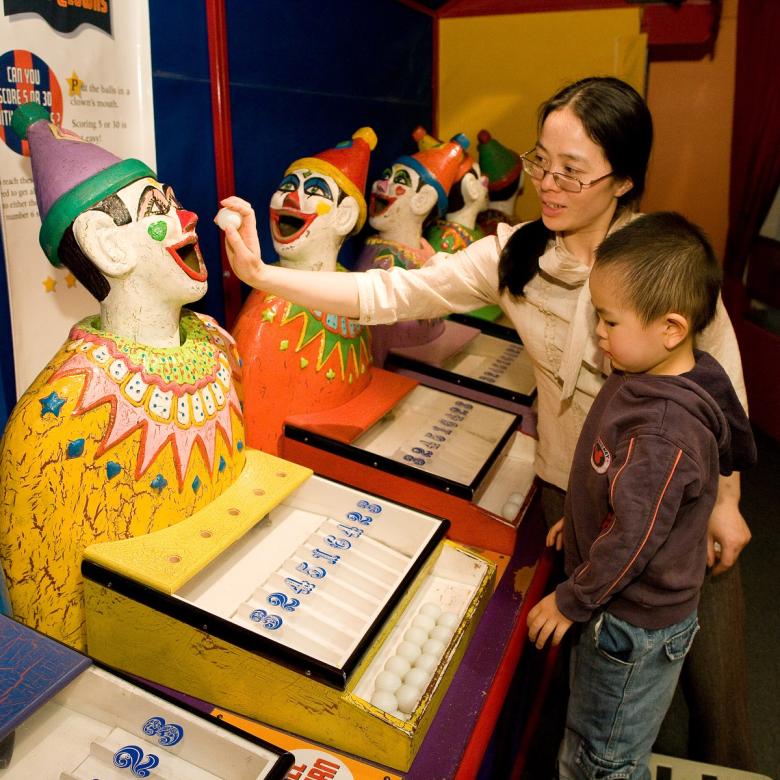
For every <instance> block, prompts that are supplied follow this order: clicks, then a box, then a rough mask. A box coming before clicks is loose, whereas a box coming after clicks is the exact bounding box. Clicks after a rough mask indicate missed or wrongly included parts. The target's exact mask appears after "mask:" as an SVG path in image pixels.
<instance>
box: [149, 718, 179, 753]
mask: <svg viewBox="0 0 780 780" xmlns="http://www.w3.org/2000/svg"><path fill="white" fill-rule="evenodd" d="M142 730H143V732H144V734H148V735H149V736H150V737H156V736H159V739H158V740H157V741H158V742H159V743H160V744H161V745H163V746H164V747H169V746H171V745H175V744H176V743H177V742H181V739H182V737H183V736H184V729H183V728H182V727H181V726H179V725H177V724H176V723H166V722H165V718H162V717H160V716H157V717H154V718H149V720H147V721H146V723H144V725H143V729H142Z"/></svg>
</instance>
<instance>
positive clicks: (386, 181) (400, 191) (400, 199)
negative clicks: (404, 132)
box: [368, 163, 420, 232]
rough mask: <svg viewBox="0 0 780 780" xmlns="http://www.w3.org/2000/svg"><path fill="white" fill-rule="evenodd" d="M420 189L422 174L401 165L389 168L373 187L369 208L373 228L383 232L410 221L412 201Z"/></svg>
mask: <svg viewBox="0 0 780 780" xmlns="http://www.w3.org/2000/svg"><path fill="white" fill-rule="evenodd" d="M419 188H420V174H419V173H417V171H415V170H414V169H412V168H410V167H409V166H407V165H402V164H401V163H395V164H394V165H393V166H392V167H391V168H387V169H386V170H385V171H384V172H383V173H382V176H381V178H379V179H377V180H376V181H375V182H374V183H373V185H372V186H371V200H370V203H369V206H368V214H369V220H368V221H369V223H370V224H371V227H373V228H375V229H376V230H378V231H380V232H382V230H385V229H386V228H388V227H390V226H391V225H393V224H396V223H398V222H399V221H402V220H405V219H408V214H409V210H410V201H411V199H412V198H413V197H414V196H415V194H416V193H417V191H418V190H419Z"/></svg>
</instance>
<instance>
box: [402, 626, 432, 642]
mask: <svg viewBox="0 0 780 780" xmlns="http://www.w3.org/2000/svg"><path fill="white" fill-rule="evenodd" d="M404 639H405V640H406V641H407V642H411V643H412V644H413V645H422V644H423V642H425V641H427V639H428V632H427V631H426V630H425V629H424V628H420V627H419V626H412V627H411V628H410V629H409V630H408V631H407V632H406V633H405V634H404Z"/></svg>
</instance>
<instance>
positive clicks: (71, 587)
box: [0, 104, 246, 649]
mask: <svg viewBox="0 0 780 780" xmlns="http://www.w3.org/2000/svg"><path fill="white" fill-rule="evenodd" d="M14 129H15V130H16V131H17V133H18V134H19V135H20V136H22V137H26V138H27V140H28V141H29V142H30V149H31V155H32V162H33V177H34V180H35V186H36V196H37V198H38V204H39V212H40V214H41V219H42V227H41V245H42V247H43V248H44V251H45V252H46V254H47V256H48V258H49V260H50V261H51V262H52V263H54V264H55V265H61V264H64V265H67V267H68V268H69V269H70V270H71V271H72V272H73V273H74V275H75V276H76V278H77V279H78V280H79V281H80V282H81V283H82V284H84V285H85V286H87V287H88V288H89V289H90V291H91V292H93V294H95V296H96V297H97V298H98V299H99V300H100V314H99V315H95V316H93V317H89V318H87V319H85V320H83V321H82V322H80V323H78V324H77V325H75V326H74V327H73V329H72V330H71V332H70V335H69V337H68V340H67V341H66V342H65V344H64V345H63V347H62V348H61V349H60V350H59V352H58V353H57V354H56V355H55V356H54V357H53V358H52V360H51V361H50V362H49V364H48V365H47V366H46V367H45V368H44V369H43V371H42V372H41V373H40V374H39V376H38V377H37V378H36V379H35V381H34V382H33V383H32V385H31V386H30V387H29V389H28V390H27V391H26V392H25V393H24V395H23V396H22V398H21V399H20V400H19V402H18V404H17V405H16V407H15V409H14V411H13V413H12V415H11V417H10V419H9V421H8V424H7V427H6V430H5V434H4V437H3V441H2V451H1V452H0V558H1V559H2V565H3V569H4V571H5V574H6V577H7V580H8V585H9V592H10V597H11V603H12V607H13V611H14V616H15V617H16V618H17V619H18V620H20V621H22V622H24V623H26V624H28V625H31V626H33V627H35V628H37V629H39V630H40V631H42V632H44V633H46V634H49V635H51V636H54V637H55V638H57V639H59V640H61V641H64V642H66V643H67V644H70V645H72V646H74V647H77V648H79V649H84V647H85V616H84V605H83V583H82V578H81V573H80V565H81V557H82V553H83V550H84V549H85V548H86V547H87V546H89V545H90V544H92V543H94V542H100V541H109V540H114V539H123V538H127V537H130V536H137V535H140V534H145V533H149V532H151V531H155V530H159V529H162V528H166V527H168V526H170V525H172V524H174V523H176V522H178V521H179V520H181V519H183V518H185V517H187V516H189V515H191V514H193V513H194V512H196V511H198V510H200V509H202V508H203V507H206V506H207V505H208V504H209V503H210V502H212V501H213V500H214V499H215V498H216V497H217V496H219V495H220V494H222V493H223V492H224V491H226V490H228V489H229V488H230V486H231V485H232V483H233V482H234V480H235V479H236V478H237V476H238V475H239V474H240V473H241V471H242V469H243V467H244V462H245V458H246V453H245V451H244V431H243V424H242V418H241V411H240V404H239V386H238V384H237V378H238V359H237V355H236V352H235V347H234V344H233V342H232V339H231V337H230V336H229V335H228V334H227V333H226V332H225V331H223V330H222V329H221V328H220V327H219V326H218V325H217V324H216V323H215V322H214V321H213V320H211V319H210V318H207V317H203V316H200V315H198V314H194V313H191V312H188V311H186V310H182V306H183V305H184V304H186V303H188V302H191V301H195V300H197V299H198V298H200V297H202V295H203V294H204V293H205V291H206V284H207V282H206V268H205V265H204V263H203V259H202V257H201V255H200V250H199V247H198V240H197V234H196V232H195V225H196V223H197V217H196V215H195V214H193V213H192V212H188V211H185V210H184V209H183V208H182V207H181V206H180V204H179V203H178V202H177V201H176V198H175V196H174V194H173V191H172V190H171V188H170V187H166V186H164V185H162V184H160V182H158V181H157V180H156V178H155V176H154V173H153V172H152V171H151V170H150V169H148V168H147V166H146V165H144V164H143V163H141V162H140V161H138V160H119V159H118V158H116V157H114V156H113V155H110V154H109V153H108V152H106V151H105V150H103V149H100V148H99V147H96V146H94V145H92V144H89V143H86V142H84V141H82V140H81V139H80V138H78V137H76V136H74V135H73V134H71V133H67V132H64V131H62V130H61V129H60V128H58V127H57V126H56V125H53V124H51V123H50V122H49V121H48V116H47V115H46V113H45V111H43V110H42V109H41V108H40V107H39V106H34V105H33V104H27V106H22V107H20V109H17V112H16V113H15V114H14Z"/></svg>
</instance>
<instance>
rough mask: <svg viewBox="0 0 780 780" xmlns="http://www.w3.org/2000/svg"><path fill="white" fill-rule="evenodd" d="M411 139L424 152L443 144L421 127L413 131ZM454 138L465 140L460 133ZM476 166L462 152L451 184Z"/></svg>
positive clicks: (473, 161)
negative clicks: (460, 160)
mask: <svg viewBox="0 0 780 780" xmlns="http://www.w3.org/2000/svg"><path fill="white" fill-rule="evenodd" d="M412 138H413V139H414V140H415V141H417V148H418V149H419V150H420V151H421V152H424V151H425V150H426V149H435V148H436V147H437V146H442V144H443V143H444V142H443V141H440V140H439V139H438V138H436V137H435V136H432V135H431V134H430V133H429V132H428V131H427V130H426V129H425V128H424V127H423V126H422V125H419V126H418V127H416V128H415V129H414V131H413V132H412ZM455 138H466V136H465V135H463V134H462V133H459V134H458V135H456V136H455ZM455 138H453V140H455ZM468 146H470V142H469V143H468ZM476 164H477V161H476V160H475V159H474V158H473V157H472V156H471V155H470V154H468V153H467V152H465V151H464V153H463V161H462V162H461V164H460V167H459V168H458V172H457V173H456V174H455V178H454V179H453V182H452V183H453V184H454V183H455V182H458V181H460V180H461V179H462V178H463V177H464V176H465V175H466V174H467V173H468V172H469V171H470V170H471V169H472V168H474V167H475V166H476Z"/></svg>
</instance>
